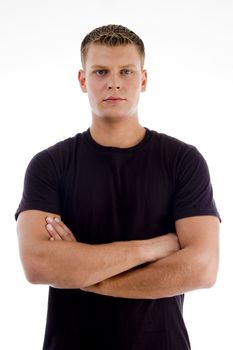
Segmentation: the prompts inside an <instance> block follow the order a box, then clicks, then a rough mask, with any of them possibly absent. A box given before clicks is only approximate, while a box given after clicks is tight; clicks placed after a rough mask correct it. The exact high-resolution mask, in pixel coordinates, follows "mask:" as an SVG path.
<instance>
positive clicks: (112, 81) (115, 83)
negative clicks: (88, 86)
mask: <svg viewBox="0 0 233 350" xmlns="http://www.w3.org/2000/svg"><path fill="white" fill-rule="evenodd" d="M107 84H108V85H107V86H108V90H112V89H114V88H115V89H116V90H119V89H120V86H121V84H120V82H119V78H117V77H116V76H115V75H114V76H113V75H112V76H111V77H109V81H108V83H107Z"/></svg>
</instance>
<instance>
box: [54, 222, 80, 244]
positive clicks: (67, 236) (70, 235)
mask: <svg viewBox="0 0 233 350" xmlns="http://www.w3.org/2000/svg"><path fill="white" fill-rule="evenodd" d="M54 221H55V222H56V223H58V224H59V225H60V227H61V228H62V229H63V231H61V234H62V235H63V236H62V237H63V238H64V239H65V240H69V241H74V242H75V241H76V238H75V237H74V235H73V233H72V232H71V231H70V229H69V228H68V227H67V226H66V225H65V224H64V222H62V221H61V219H59V218H57V217H56V218H54ZM59 234H60V231H59Z"/></svg>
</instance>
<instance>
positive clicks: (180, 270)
mask: <svg viewBox="0 0 233 350" xmlns="http://www.w3.org/2000/svg"><path fill="white" fill-rule="evenodd" d="M78 80H79V83H80V87H81V89H82V91H83V92H84V93H87V94H88V98H89V102H90V106H91V113H92V124H91V128H90V132H91V135H92V137H93V139H94V140H95V141H96V142H97V143H99V144H101V145H104V146H114V147H123V148H124V147H131V146H133V145H136V144H137V143H138V142H140V140H141V139H142V138H143V137H144V135H145V129H144V128H143V127H142V126H141V125H140V124H139V121H138V101H139V96H140V93H141V92H143V91H145V89H146V83H147V73H146V71H145V70H144V69H143V68H142V65H141V58H140V55H139V53H138V51H137V49H136V48H135V47H134V46H133V45H127V46H119V47H106V46H100V45H97V44H91V45H90V47H89V50H88V53H87V57H86V62H85V66H84V67H83V69H81V70H80V71H79V73H78ZM109 96H114V97H117V96H118V97H121V98H122V100H120V101H106V99H107V98H108V97H109ZM55 217H57V215H56V214H55V213H47V212H43V211H38V210H28V211H24V212H22V213H20V215H19V218H18V221H17V231H18V237H19V248H20V255H21V259H22V263H23V266H24V270H25V273H26V276H27V278H28V280H29V281H30V282H32V283H41V284H49V285H52V286H54V287H56V288H81V289H83V290H85V291H86V292H94V293H98V294H103V295H111V296H116V297H117V296H118V297H125V298H148V299H150V298H153V299H156V298H161V297H169V296H173V295H176V294H180V293H184V292H187V291H190V290H194V289H198V288H208V287H211V286H212V285H213V284H214V282H215V280H216V276H217V270H218V260H219V253H218V250H219V242H218V236H219V220H218V219H217V218H216V217H214V216H196V217H190V218H185V219H181V220H178V221H177V222H176V234H174V233H171V234H168V235H165V236H162V237H157V238H154V239H152V240H143V241H130V242H113V243H110V244H102V245H88V244H83V243H80V242H77V241H76V240H75V238H74V235H73V234H72V232H71V231H70V230H69V228H67V227H66V226H65V224H64V223H63V222H62V221H59V222H56V221H55V220H54V218H55ZM48 225H49V226H48ZM145 263H146V264H145Z"/></svg>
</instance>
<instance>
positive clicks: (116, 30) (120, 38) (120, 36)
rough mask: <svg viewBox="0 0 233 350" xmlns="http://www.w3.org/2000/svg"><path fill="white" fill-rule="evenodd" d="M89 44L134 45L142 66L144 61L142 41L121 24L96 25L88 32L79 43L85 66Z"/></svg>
mask: <svg viewBox="0 0 233 350" xmlns="http://www.w3.org/2000/svg"><path fill="white" fill-rule="evenodd" d="M90 44H100V45H106V46H112V47H114V46H120V45H122V46H125V45H135V46H136V48H137V50H138V53H139V55H140V58H141V62H142V67H143V66H144V61H145V48H144V44H143V41H142V40H141V39H140V38H139V36H138V35H137V34H135V33H134V32H133V31H132V30H130V29H128V28H127V27H124V26H122V25H116V24H109V25H106V26H102V27H98V28H95V29H93V30H92V31H91V32H90V33H88V34H87V35H86V36H85V38H84V39H83V41H82V43H81V62H82V65H83V67H85V63H86V57H87V52H88V48H89V46H90Z"/></svg>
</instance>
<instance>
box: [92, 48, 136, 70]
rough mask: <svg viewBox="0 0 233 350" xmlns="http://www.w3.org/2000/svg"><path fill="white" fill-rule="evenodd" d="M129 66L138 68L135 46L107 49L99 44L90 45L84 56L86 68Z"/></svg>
mask: <svg viewBox="0 0 233 350" xmlns="http://www.w3.org/2000/svg"><path fill="white" fill-rule="evenodd" d="M98 65H99V66H107V67H108V66H112V65H117V66H129V65H134V66H136V68H139V67H140V65H141V58H140V55H139V52H138V50H137V48H136V46H135V45H131V44H129V45H124V46H123V45H120V46H114V47H109V46H106V45H101V44H90V46H89V47H88V51H87V56H86V68H90V67H91V66H98Z"/></svg>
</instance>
